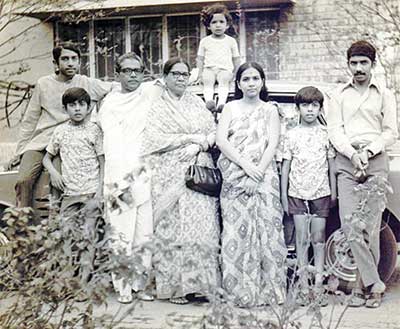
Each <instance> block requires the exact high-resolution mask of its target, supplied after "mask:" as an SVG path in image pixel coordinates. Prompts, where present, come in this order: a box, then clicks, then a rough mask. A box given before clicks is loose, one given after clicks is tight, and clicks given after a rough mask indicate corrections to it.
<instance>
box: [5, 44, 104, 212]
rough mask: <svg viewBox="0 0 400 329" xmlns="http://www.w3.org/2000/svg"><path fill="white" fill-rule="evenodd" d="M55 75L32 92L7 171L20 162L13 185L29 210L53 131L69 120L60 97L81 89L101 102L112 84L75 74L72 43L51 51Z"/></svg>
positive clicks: (76, 54) (20, 203) (76, 52)
mask: <svg viewBox="0 0 400 329" xmlns="http://www.w3.org/2000/svg"><path fill="white" fill-rule="evenodd" d="M53 63H54V65H55V68H56V73H53V74H50V75H47V76H44V77H42V78H40V79H39V80H38V81H37V83H36V86H35V89H34V91H33V95H32V98H31V100H30V103H29V107H28V109H27V110H26V112H25V114H24V117H23V120H22V123H21V128H20V139H19V142H18V144H17V150H16V156H15V157H14V158H13V159H12V160H11V161H10V163H9V165H8V169H11V167H12V166H15V165H17V164H18V163H19V162H21V164H20V167H19V173H18V179H17V183H16V185H15V191H16V197H17V200H16V201H17V206H18V207H31V206H32V203H33V200H32V197H33V195H32V193H33V187H34V184H35V182H36V180H37V178H38V177H39V175H40V173H41V171H42V160H43V157H44V155H45V153H46V150H45V149H46V147H47V144H48V143H49V141H50V138H51V136H52V134H53V131H54V129H55V128H56V127H57V126H59V125H60V124H62V123H64V122H66V121H68V120H69V116H68V114H67V112H66V111H64V109H63V105H62V103H61V98H62V95H63V94H64V92H65V91H66V90H67V89H68V88H71V87H80V88H83V89H85V90H87V92H88V93H89V95H90V97H91V99H92V101H94V102H96V101H99V100H100V99H102V98H103V97H104V96H105V95H106V94H107V93H108V92H109V91H110V90H111V86H112V84H111V83H110V82H103V81H101V80H98V79H93V78H89V77H87V76H85V75H80V74H77V73H78V71H79V66H80V52H79V49H78V48H76V47H75V46H74V45H73V44H72V43H65V44H63V45H62V46H57V47H55V48H54V49H53Z"/></svg>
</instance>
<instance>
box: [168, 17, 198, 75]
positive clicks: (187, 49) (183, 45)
mask: <svg viewBox="0 0 400 329" xmlns="http://www.w3.org/2000/svg"><path fill="white" fill-rule="evenodd" d="M167 26H168V41H169V42H168V47H169V57H170V58H171V57H176V56H178V57H181V58H183V59H185V60H186V61H187V62H188V63H189V64H190V66H191V67H194V66H195V65H196V57H197V48H198V47H199V43H200V17H199V16H198V15H187V16H169V17H168V25H167Z"/></svg>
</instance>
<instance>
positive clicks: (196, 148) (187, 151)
mask: <svg viewBox="0 0 400 329" xmlns="http://www.w3.org/2000/svg"><path fill="white" fill-rule="evenodd" d="M199 152H200V145H198V144H191V145H188V146H186V147H185V148H184V149H183V150H181V151H180V152H179V155H178V159H179V161H189V160H190V159H192V158H194V157H195V156H196V155H197V154H198V153H199Z"/></svg>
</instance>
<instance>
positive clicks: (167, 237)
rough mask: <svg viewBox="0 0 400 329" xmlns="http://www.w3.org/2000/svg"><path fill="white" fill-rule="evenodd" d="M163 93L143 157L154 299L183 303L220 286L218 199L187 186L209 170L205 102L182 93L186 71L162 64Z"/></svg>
mask: <svg viewBox="0 0 400 329" xmlns="http://www.w3.org/2000/svg"><path fill="white" fill-rule="evenodd" d="M163 73H164V81H165V91H164V92H163V94H162V95H161V97H160V98H159V99H158V101H155V102H154V103H153V105H152V107H151V109H150V111H149V113H148V117H147V125H146V129H145V136H144V138H143V140H144V151H143V152H144V155H145V156H146V158H147V162H148V163H149V165H150V167H151V168H152V175H153V178H152V198H153V209H154V230H155V232H154V234H155V237H156V243H157V245H156V250H155V253H156V254H155V256H154V259H153V263H154V267H155V276H156V287H157V297H158V298H160V299H168V298H169V300H170V302H172V303H175V304H186V303H187V302H188V299H187V298H186V297H187V295H189V294H196V293H200V294H207V293H208V292H209V291H210V288H212V287H216V286H218V285H219V281H220V277H219V270H218V241H219V225H218V220H217V199H216V198H213V197H210V196H207V195H204V194H201V193H198V192H194V191H192V190H190V189H188V188H187V187H186V186H185V180H184V177H185V172H186V171H187V169H188V168H189V166H190V165H192V164H194V163H198V164H200V165H206V166H209V167H213V162H212V159H211V156H210V155H209V154H208V153H207V152H205V151H207V150H208V148H209V147H210V146H212V145H213V144H214V143H215V123H214V121H213V116H212V115H211V113H210V112H208V111H207V109H206V107H205V105H204V103H203V101H202V100H201V99H200V98H199V97H198V96H196V95H193V94H191V93H190V92H188V91H187V90H186V87H187V83H188V78H189V66H188V64H187V63H186V62H184V61H182V60H181V59H178V58H174V59H170V60H169V61H167V62H166V63H165V65H164V72H163Z"/></svg>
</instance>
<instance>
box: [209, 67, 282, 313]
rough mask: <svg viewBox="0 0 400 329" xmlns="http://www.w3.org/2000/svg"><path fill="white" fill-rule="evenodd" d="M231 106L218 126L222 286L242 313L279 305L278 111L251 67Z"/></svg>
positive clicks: (241, 74)
mask: <svg viewBox="0 0 400 329" xmlns="http://www.w3.org/2000/svg"><path fill="white" fill-rule="evenodd" d="M235 82H236V83H235V88H236V89H235V98H236V100H234V101H232V102H230V103H228V104H227V105H226V106H225V108H224V111H223V112H222V115H221V117H220V120H219V124H218V129H217V145H218V146H219V148H220V150H221V152H222V153H221V156H220V158H219V160H218V167H219V168H220V169H221V172H222V176H223V184H222V191H221V195H220V199H221V210H222V222H223V227H224V230H223V233H222V238H221V239H222V251H221V253H222V280H223V281H222V286H223V288H224V289H225V290H226V291H227V293H228V294H229V295H230V297H231V298H232V300H233V301H234V302H235V304H237V305H239V306H242V307H252V306H261V305H266V304H276V303H281V302H283V298H284V293H285V282H286V275H285V267H284V262H285V258H286V246H285V243H284V239H283V230H282V224H281V223H282V215H283V212H282V206H281V204H280V193H279V178H278V172H277V168H276V164H275V159H274V156H275V152H276V149H277V146H278V141H279V131H280V122H279V114H278V109H277V107H276V105H275V104H274V103H271V102H267V97H268V95H267V90H266V88H265V75H264V72H263V70H262V68H261V67H260V66H259V65H258V64H257V63H244V64H242V65H241V66H240V67H239V69H238V71H237V74H236V81H235Z"/></svg>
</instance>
